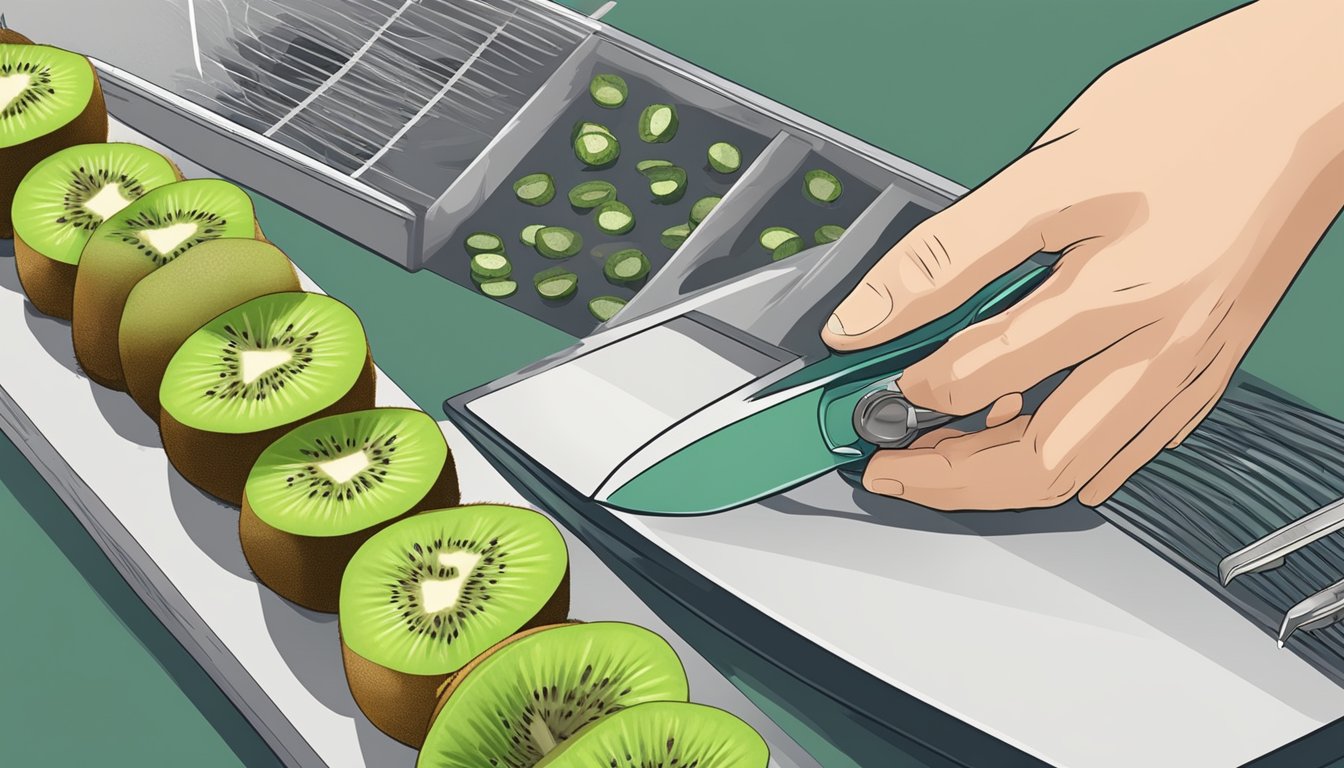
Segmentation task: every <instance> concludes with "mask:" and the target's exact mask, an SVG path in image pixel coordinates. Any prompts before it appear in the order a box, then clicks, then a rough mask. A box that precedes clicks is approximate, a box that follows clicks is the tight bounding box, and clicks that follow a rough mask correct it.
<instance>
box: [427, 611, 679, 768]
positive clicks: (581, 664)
mask: <svg viewBox="0 0 1344 768" xmlns="http://www.w3.org/2000/svg"><path fill="white" fill-rule="evenodd" d="M688 693H689V692H688V688H687V682H686V671H685V669H684V668H683V667H682V665H681V660H680V659H679V658H677V654H676V652H675V651H673V650H672V648H671V646H669V645H668V644H667V641H665V640H663V639H662V638H661V637H659V636H658V635H656V634H654V633H653V632H650V631H649V630H647V629H644V628H642V627H637V626H635V625H632V624H624V623H620V622H593V623H589V624H567V625H562V626H557V627H551V628H548V629H543V630H540V631H537V632H533V633H531V634H528V635H525V636H520V637H518V638H517V639H514V640H512V641H511V642H508V643H507V644H504V645H502V646H500V647H498V648H496V649H494V650H492V652H490V653H489V654H487V655H485V656H484V657H483V658H482V659H480V660H479V661H478V662H476V663H474V664H473V665H472V666H471V667H469V668H468V669H465V670H463V673H462V674H461V675H458V676H457V677H455V678H454V679H453V680H452V682H451V683H450V684H449V686H448V688H447V690H446V691H445V692H444V694H443V702H442V706H441V707H440V708H439V711H438V712H437V714H436V715H435V717H434V721H433V723H432V725H431V727H430V730H429V734H428V736H427V737H426V738H425V743H424V748H423V749H421V751H420V759H419V761H418V762H417V763H416V765H417V768H478V766H482V765H489V766H500V767H501V768H530V766H534V765H536V764H537V763H538V762H539V761H541V760H542V759H543V758H545V757H546V755H547V754H548V753H550V752H551V751H552V750H554V749H555V748H556V747H557V746H558V745H560V744H562V743H563V742H565V740H566V739H569V738H570V737H572V736H574V735H575V734H576V733H579V732H580V730H581V729H582V728H584V727H585V726H587V725H589V724H591V723H594V722H598V721H600V720H601V719H602V718H604V717H607V716H609V715H612V714H613V713H616V712H619V711H621V710H623V709H625V708H627V707H632V706H635V705H637V704H643V703H645V702H653V701H679V702H684V701H686V699H687V696H688ZM590 765H597V763H590ZM601 765H606V764H605V763H602V764H601Z"/></svg>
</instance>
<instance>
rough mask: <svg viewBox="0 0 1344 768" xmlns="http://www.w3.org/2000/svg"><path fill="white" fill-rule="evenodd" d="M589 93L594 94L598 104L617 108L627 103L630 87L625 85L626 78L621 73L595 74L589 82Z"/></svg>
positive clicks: (594, 99)
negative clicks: (626, 98)
mask: <svg viewBox="0 0 1344 768" xmlns="http://www.w3.org/2000/svg"><path fill="white" fill-rule="evenodd" d="M588 93H590V94H592V96H593V101H594V102H595V103H596V104H597V106H599V107H605V108H607V109H615V108H617V107H619V106H621V105H622V104H624V103H625V97H626V96H628V95H629V94H630V89H629V88H627V87H626V85H625V78H623V77H621V76H620V75H610V74H603V75H597V76H595V77H594V78H593V81H592V82H591V83H589V84H588Z"/></svg>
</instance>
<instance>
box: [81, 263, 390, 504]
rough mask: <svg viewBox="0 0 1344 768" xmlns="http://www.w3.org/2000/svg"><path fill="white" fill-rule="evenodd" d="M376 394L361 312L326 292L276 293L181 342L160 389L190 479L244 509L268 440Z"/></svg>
mask: <svg viewBox="0 0 1344 768" xmlns="http://www.w3.org/2000/svg"><path fill="white" fill-rule="evenodd" d="M81 268H82V267H81ZM75 316H76V318H78V317H79V315H78V309H77V310H76V315H75ZM373 398H374V369H373V359H372V357H371V356H370V354H369V347H368V340H367V339H366V337H365V335H364V326H363V325H362V324H361V323H360V321H359V318H358V317H357V316H356V315H355V313H354V311H352V310H351V309H350V308H349V307H347V306H345V305H344V304H342V303H341V302H339V301H337V300H336V299H333V298H331V297H329V296H323V295H321V294H315V293H304V292H302V291H293V292H290V291H287V292H284V293H272V294H268V295H265V296H259V297H257V298H255V299H251V300H250V301H246V302H244V303H242V304H240V305H238V306H237V307H234V308H233V309H230V310H228V311H226V312H224V313H222V314H220V315H218V316H217V317H215V318H214V319H212V320H210V321H209V322H208V323H206V324H205V325H203V326H201V328H199V329H198V330H197V331H195V332H194V333H192V334H191V335H190V336H188V337H187V339H186V341H184V342H182V346H181V347H179V348H178V350H177V351H176V352H175V353H174V354H173V356H172V358H171V359H170V360H169V361H168V367H167V368H165V369H164V373H163V382H162V383H161V384H160V386H159V402H160V403H161V404H162V410H161V411H160V415H159V433H160V436H161V437H162V438H163V447H164V451H165V453H167V455H168V459H169V461H171V462H172V464H173V466H174V467H176V468H177V470H178V471H179V472H180V473H181V474H182V476H183V477H185V478H186V479H187V480H188V481H190V482H191V483H192V484H193V485H196V486H197V487H199V488H201V489H202V490H204V491H206V492H207V493H210V494H212V495H214V496H217V497H219V498H221V499H223V500H225V501H227V502H229V503H231V504H233V505H235V506H237V505H239V504H241V503H242V496H243V486H244V485H245V483H246V481H247V475H248V473H249V472H250V471H251V469H252V466H253V464H255V463H256V460H257V457H258V456H260V455H261V452H262V451H263V450H265V448H266V447H267V446H268V445H270V444H271V443H273V442H275V441H276V440H277V439H278V438H279V437H280V436H281V435H283V434H284V433H286V432H288V431H289V429H290V428H292V427H293V426H294V425H297V424H300V423H303V422H307V421H310V420H312V419H316V418H321V417H324V416H329V415H333V414H337V413H347V412H349V411H357V410H364V409H367V408H372V407H373Z"/></svg>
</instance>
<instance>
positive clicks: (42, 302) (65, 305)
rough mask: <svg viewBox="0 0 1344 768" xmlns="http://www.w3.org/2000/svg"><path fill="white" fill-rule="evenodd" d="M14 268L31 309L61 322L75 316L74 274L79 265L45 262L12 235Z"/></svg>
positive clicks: (26, 244) (54, 261) (18, 238)
mask: <svg viewBox="0 0 1344 768" xmlns="http://www.w3.org/2000/svg"><path fill="white" fill-rule="evenodd" d="M14 266H15V267H16V268H17V269H18V272H19V285H21V286H23V293H24V295H26V296H27V297H28V301H30V302H32V304H33V308H34V309H36V310H37V311H38V312H41V313H42V314H44V315H51V316H52V317H58V318H60V319H62V320H69V319H70V318H71V317H72V316H73V315H74V305H75V273H76V272H77V271H78V269H79V265H77V264H66V263H65V262H64V261H57V260H55V259H48V258H47V257H46V256H43V255H42V254H40V253H38V252H37V251H35V250H33V249H32V248H31V247H30V246H29V245H28V243H26V242H24V240H23V238H22V237H19V236H18V235H15V236H14Z"/></svg>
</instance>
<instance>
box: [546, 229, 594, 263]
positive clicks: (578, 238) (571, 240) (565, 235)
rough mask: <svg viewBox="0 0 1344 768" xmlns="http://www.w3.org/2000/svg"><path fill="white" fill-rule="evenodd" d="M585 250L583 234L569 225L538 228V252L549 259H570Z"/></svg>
mask: <svg viewBox="0 0 1344 768" xmlns="http://www.w3.org/2000/svg"><path fill="white" fill-rule="evenodd" d="M581 250H583V236H582V235H580V234H579V233H578V232H575V231H574V230H572V229H570V228H569V227H542V228H541V229H539V230H537V253H540V254H541V255H542V256H545V257H546V258H548V259H568V258H569V257H570V256H573V255H574V254H576V253H578V252H579V251H581Z"/></svg>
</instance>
